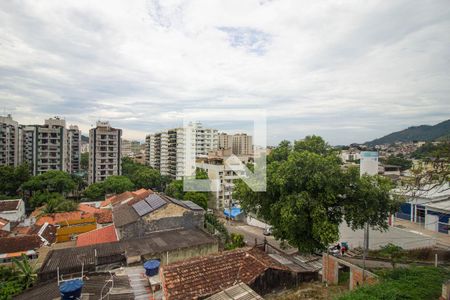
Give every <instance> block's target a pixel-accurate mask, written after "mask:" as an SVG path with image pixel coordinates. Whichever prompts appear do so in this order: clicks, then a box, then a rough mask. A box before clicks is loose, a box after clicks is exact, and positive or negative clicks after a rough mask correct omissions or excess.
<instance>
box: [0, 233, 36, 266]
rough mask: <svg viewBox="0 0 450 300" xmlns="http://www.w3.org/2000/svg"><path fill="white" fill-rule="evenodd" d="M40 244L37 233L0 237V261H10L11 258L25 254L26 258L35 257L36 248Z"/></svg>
mask: <svg viewBox="0 0 450 300" xmlns="http://www.w3.org/2000/svg"><path fill="white" fill-rule="evenodd" d="M41 245H42V241H41V239H40V237H39V236H38V235H24V236H15V237H2V238H0V263H5V262H10V261H11V260H12V259H13V258H17V257H20V256H21V255H22V254H25V255H26V256H27V257H28V258H31V259H34V258H37V249H38V248H40V247H41Z"/></svg>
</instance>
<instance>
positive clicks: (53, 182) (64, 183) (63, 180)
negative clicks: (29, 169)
mask: <svg viewBox="0 0 450 300" xmlns="http://www.w3.org/2000/svg"><path fill="white" fill-rule="evenodd" d="M76 186H77V184H76V183H75V181H74V180H73V178H72V177H71V176H70V174H68V173H66V172H64V171H57V170H51V171H47V172H45V173H43V174H41V175H38V176H33V177H32V178H31V179H30V180H28V181H27V182H25V183H23V184H22V189H23V190H29V191H33V192H35V191H39V190H48V191H50V192H58V193H61V194H64V193H68V192H70V191H72V190H74V189H75V188H76Z"/></svg>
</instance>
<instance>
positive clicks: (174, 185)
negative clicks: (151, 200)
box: [165, 180, 184, 199]
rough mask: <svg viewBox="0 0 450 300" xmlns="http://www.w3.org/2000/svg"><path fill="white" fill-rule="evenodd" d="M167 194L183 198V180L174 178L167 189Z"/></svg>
mask: <svg viewBox="0 0 450 300" xmlns="http://www.w3.org/2000/svg"><path fill="white" fill-rule="evenodd" d="M165 193H166V195H167V196H170V197H173V198H176V199H183V198H184V191H183V180H174V181H172V182H171V183H170V184H169V185H168V186H167V187H166V190H165Z"/></svg>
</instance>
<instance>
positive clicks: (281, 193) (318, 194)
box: [234, 137, 398, 252]
mask: <svg viewBox="0 0 450 300" xmlns="http://www.w3.org/2000/svg"><path fill="white" fill-rule="evenodd" d="M280 147H281V149H274V150H273V151H272V153H271V154H270V155H269V159H268V161H269V163H268V164H267V191H266V192H253V191H252V190H251V189H250V188H249V187H248V186H247V185H246V184H245V183H244V182H243V181H242V180H237V181H236V186H235V191H234V197H235V198H236V199H240V202H241V206H242V208H243V209H244V211H246V212H253V213H255V214H257V215H258V216H260V217H262V218H263V219H264V220H267V221H268V222H269V223H270V224H271V225H272V226H273V227H272V228H273V233H274V236H275V237H276V238H278V239H281V240H286V241H287V242H289V244H291V245H293V246H296V247H297V248H298V249H299V250H301V251H308V252H312V251H316V250H324V249H326V247H327V246H328V245H329V244H331V243H333V242H335V241H336V240H338V237H339V232H338V226H339V224H340V223H341V222H342V221H344V220H345V221H347V223H348V224H349V225H350V226H351V227H352V228H354V229H359V228H363V226H364V224H365V221H366V220H368V221H369V222H370V225H371V226H372V227H373V228H375V229H383V228H386V227H387V221H386V220H387V215H388V214H389V213H390V212H395V211H396V209H397V207H398V203H397V201H396V200H395V199H392V198H391V196H390V194H389V189H390V188H391V186H390V185H389V184H388V181H385V180H384V179H381V178H379V177H375V178H374V179H372V178H368V177H362V178H360V177H359V174H358V172H357V170H354V169H349V170H343V169H342V168H341V165H340V163H341V161H340V159H339V157H338V156H337V153H336V152H335V151H334V150H332V149H331V147H330V146H329V145H328V144H327V143H325V142H324V141H323V140H322V139H321V138H320V137H310V138H309V137H307V138H306V139H305V140H303V141H298V142H296V143H295V145H294V147H290V144H289V143H288V142H282V143H281V144H280ZM361 206H362V208H361Z"/></svg>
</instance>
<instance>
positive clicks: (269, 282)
mask: <svg viewBox="0 0 450 300" xmlns="http://www.w3.org/2000/svg"><path fill="white" fill-rule="evenodd" d="M160 272H161V274H162V275H161V278H162V281H163V288H164V295H165V299H167V300H176V299H180V300H181V299H203V298H206V297H209V296H211V295H214V294H216V293H218V292H220V291H222V290H224V289H226V288H229V287H231V286H233V285H235V284H236V283H238V282H243V283H245V284H246V285H248V286H249V287H251V288H252V289H253V290H254V291H256V292H257V293H258V294H261V295H264V294H266V293H268V292H270V291H272V290H273V289H275V288H282V287H292V286H295V285H296V284H298V282H299V281H298V277H297V274H296V272H294V271H291V270H290V269H289V268H288V267H287V266H284V265H282V264H281V263H279V262H277V261H276V260H274V259H272V258H271V257H270V256H269V255H267V254H266V253H264V252H263V251H261V250H259V249H258V248H252V249H249V248H242V249H237V250H231V251H225V252H222V253H218V254H211V255H208V256H203V257H199V258H193V259H189V260H186V261H181V262H178V263H173V264H169V265H166V266H163V267H162V268H161V271H160ZM205 278H207V280H205Z"/></svg>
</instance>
